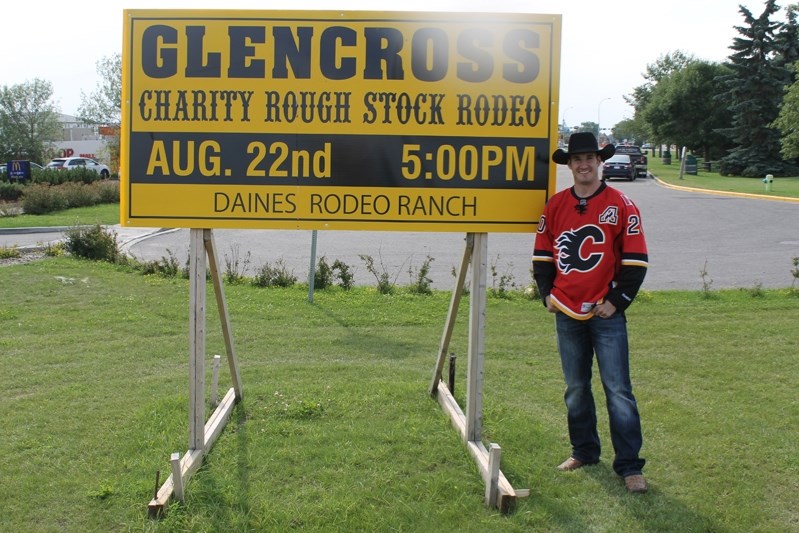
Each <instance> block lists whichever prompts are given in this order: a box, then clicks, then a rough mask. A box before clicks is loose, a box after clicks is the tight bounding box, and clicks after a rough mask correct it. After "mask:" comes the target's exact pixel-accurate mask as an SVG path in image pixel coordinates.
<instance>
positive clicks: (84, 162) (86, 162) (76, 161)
mask: <svg viewBox="0 0 799 533" xmlns="http://www.w3.org/2000/svg"><path fill="white" fill-rule="evenodd" d="M45 168H50V169H56V170H71V169H74V168H88V169H89V170H93V171H95V172H97V173H98V174H100V176H101V177H102V178H103V179H106V178H108V177H109V176H110V175H111V171H110V170H109V169H108V167H107V166H105V165H104V164H102V163H98V162H97V161H95V160H94V159H90V158H88V157H56V158H55V159H52V160H51V161H50V162H49V163H47V166H46V167H45Z"/></svg>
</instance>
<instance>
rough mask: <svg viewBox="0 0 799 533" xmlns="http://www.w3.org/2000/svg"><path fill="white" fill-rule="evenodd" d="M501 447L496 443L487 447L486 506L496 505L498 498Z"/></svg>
mask: <svg viewBox="0 0 799 533" xmlns="http://www.w3.org/2000/svg"><path fill="white" fill-rule="evenodd" d="M500 453H501V449H500V447H499V445H498V444H494V443H493V442H492V443H491V446H489V447H488V476H487V477H488V479H486V506H487V507H492V508H493V507H496V506H497V500H498V498H499V458H500Z"/></svg>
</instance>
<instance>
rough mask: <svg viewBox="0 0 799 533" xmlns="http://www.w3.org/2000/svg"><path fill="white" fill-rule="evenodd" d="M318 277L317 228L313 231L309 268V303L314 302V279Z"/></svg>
mask: <svg viewBox="0 0 799 533" xmlns="http://www.w3.org/2000/svg"><path fill="white" fill-rule="evenodd" d="M315 278H316V230H313V231H312V232H311V266H310V267H309V268H308V303H310V304H312V303H313V290H314V279H315Z"/></svg>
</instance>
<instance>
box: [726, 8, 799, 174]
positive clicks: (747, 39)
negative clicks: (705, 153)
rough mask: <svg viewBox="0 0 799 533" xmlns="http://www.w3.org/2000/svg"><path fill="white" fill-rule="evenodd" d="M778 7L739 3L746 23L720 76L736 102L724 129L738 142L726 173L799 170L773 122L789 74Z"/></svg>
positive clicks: (732, 139) (788, 172)
mask: <svg viewBox="0 0 799 533" xmlns="http://www.w3.org/2000/svg"><path fill="white" fill-rule="evenodd" d="M778 10H779V6H778V5H777V4H776V1H775V0H767V1H766V5H765V9H764V11H763V13H762V14H761V15H760V16H759V17H754V16H753V15H752V13H751V12H750V11H749V10H748V9H746V8H745V7H743V6H739V11H740V13H741V14H742V15H743V17H744V21H745V23H746V25H744V26H736V27H735V29H736V30H738V33H740V36H739V37H735V39H733V44H732V45H731V46H730V48H731V49H732V50H733V51H734V52H733V54H732V55H731V56H730V67H731V68H732V72H731V73H730V74H729V75H727V76H724V77H723V79H722V81H723V82H724V85H725V89H726V94H725V98H727V99H728V101H730V102H731V103H732V106H731V108H730V110H731V112H732V126H731V127H730V128H727V129H725V130H723V131H722V132H721V133H723V134H724V135H726V136H727V137H728V138H729V140H730V141H731V142H732V143H733V144H734V145H735V148H733V149H732V150H731V151H730V153H729V154H728V155H727V156H725V157H724V158H723V159H722V161H721V173H722V174H724V175H729V174H732V175H740V176H747V177H762V176H764V175H766V174H774V175H783V176H784V175H787V174H792V173H794V172H795V171H796V170H795V167H793V166H792V165H790V164H787V163H786V162H784V161H783V160H782V155H781V153H780V147H781V146H780V131H779V130H778V129H777V128H776V127H774V126H773V125H772V124H773V122H774V120H775V119H776V118H777V116H778V114H779V108H780V104H781V102H782V97H783V87H784V85H785V84H786V80H787V79H789V73H788V69H787V67H786V65H785V64H784V58H783V55H782V54H783V53H785V51H786V48H785V43H784V42H783V41H782V40H780V39H781V38H778V35H779V30H780V29H781V28H782V27H783V24H782V23H780V22H774V21H772V20H771V17H772V15H774V13H776V12H777V11H778ZM780 45H782V48H780Z"/></svg>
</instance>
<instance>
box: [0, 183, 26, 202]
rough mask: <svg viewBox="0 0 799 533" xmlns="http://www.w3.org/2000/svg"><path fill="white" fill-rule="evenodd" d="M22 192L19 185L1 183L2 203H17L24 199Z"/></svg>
mask: <svg viewBox="0 0 799 533" xmlns="http://www.w3.org/2000/svg"><path fill="white" fill-rule="evenodd" d="M22 190H23V186H22V185H20V184H19V183H0V201H3V202H16V201H17V200H19V199H20V198H22Z"/></svg>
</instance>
